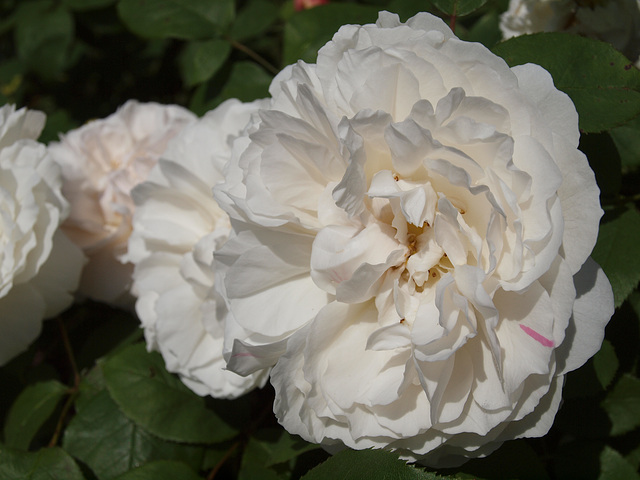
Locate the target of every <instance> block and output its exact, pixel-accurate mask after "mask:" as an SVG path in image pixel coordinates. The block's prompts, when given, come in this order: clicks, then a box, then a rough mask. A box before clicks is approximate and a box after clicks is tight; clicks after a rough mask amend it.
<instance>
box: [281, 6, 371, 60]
mask: <svg viewBox="0 0 640 480" xmlns="http://www.w3.org/2000/svg"><path fill="white" fill-rule="evenodd" d="M377 18H378V8H377V7H373V6H367V5H356V4H352V3H330V4H328V5H321V6H319V7H315V8H310V9H308V10H302V11H301V12H297V13H295V14H294V15H292V16H291V18H290V19H289V21H288V22H287V23H286V25H285V27H284V63H285V64H289V63H294V62H297V61H298V60H304V61H305V62H315V61H316V57H317V55H318V50H319V49H320V47H322V46H323V45H324V44H325V43H327V42H328V41H329V40H331V37H333V35H334V34H335V33H336V32H337V31H338V29H339V28H340V27H341V26H342V25H344V24H348V23H357V24H364V23H372V22H375V21H376V19H377Z"/></svg>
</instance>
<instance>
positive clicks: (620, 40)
mask: <svg viewBox="0 0 640 480" xmlns="http://www.w3.org/2000/svg"><path fill="white" fill-rule="evenodd" d="M500 29H501V30H502V35H503V36H504V38H511V37H515V36H519V35H524V34H527V33H537V32H571V33H577V34H580V35H584V36H587V37H591V38H596V39H598V40H602V41H604V42H608V43H610V44H612V45H613V46H614V47H615V48H616V49H618V50H620V51H621V52H622V53H624V54H625V55H626V56H627V57H628V58H630V59H631V60H634V61H635V62H636V66H638V65H640V59H639V56H640V0H591V1H586V2H585V1H578V0H510V1H509V8H508V10H507V11H506V12H504V13H503V14H502V16H501V17H500Z"/></svg>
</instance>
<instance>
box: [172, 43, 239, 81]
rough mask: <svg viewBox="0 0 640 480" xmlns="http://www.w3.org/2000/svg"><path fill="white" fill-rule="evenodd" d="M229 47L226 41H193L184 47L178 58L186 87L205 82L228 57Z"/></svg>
mask: <svg viewBox="0 0 640 480" xmlns="http://www.w3.org/2000/svg"><path fill="white" fill-rule="evenodd" d="M230 52H231V46H230V45H229V42H227V41H226V40H218V39H213V40H204V41H198V40H194V41H191V42H189V43H187V45H186V46H185V48H184V50H183V51H182V54H181V55H180V57H179V58H178V62H179V65H180V74H181V75H182V80H183V81H184V83H185V84H186V85H187V87H192V86H194V85H197V84H199V83H202V82H206V81H207V80H209V79H210V78H211V77H213V75H214V74H215V73H216V72H217V71H218V69H219V68H220V67H221V66H222V65H223V64H224V62H225V60H226V59H227V58H228V57H229V53H230Z"/></svg>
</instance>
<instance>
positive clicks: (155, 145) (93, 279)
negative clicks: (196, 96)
mask: <svg viewBox="0 0 640 480" xmlns="http://www.w3.org/2000/svg"><path fill="white" fill-rule="evenodd" d="M195 120H196V117H195V115H193V114H192V113H191V112H189V111H188V110H186V109H184V108H182V107H179V106H177V105H160V104H157V103H139V102H137V101H135V100H130V101H128V102H127V103H125V104H124V105H123V106H122V107H120V108H119V109H118V111H117V112H116V113H114V114H112V115H110V116H109V117H107V118H104V119H100V120H94V121H91V122H89V123H87V124H85V125H83V126H82V127H80V128H78V129H75V130H72V131H70V132H68V133H67V134H65V135H63V136H62V138H61V139H60V141H59V142H54V143H52V144H50V145H49V151H50V152H51V155H52V156H53V158H54V160H55V161H56V162H57V163H58V164H59V165H60V166H61V168H62V174H63V180H64V183H63V188H62V192H63V194H64V196H65V197H66V198H67V199H68V200H69V203H70V204H71V213H70V215H69V218H68V219H67V220H66V221H65V223H64V225H63V229H64V231H65V232H66V233H67V234H68V235H69V237H70V238H71V239H72V240H73V241H74V242H75V243H76V244H77V245H78V246H79V247H80V248H82V250H83V251H84V253H85V254H86V255H87V257H88V258H89V261H88V263H87V265H86V266H85V268H84V270H83V272H82V278H81V281H80V288H79V291H80V293H82V294H83V295H86V296H88V297H89V298H92V299H95V300H100V301H103V302H106V303H110V304H113V305H119V306H124V307H128V306H130V305H131V304H132V297H131V296H130V294H129V289H130V287H131V273H132V270H133V266H132V265H130V264H127V263H125V262H123V260H122V258H123V256H124V255H125V254H126V251H127V240H128V238H129V234H130V232H131V216H132V214H133V210H134V205H133V200H132V199H131V189H132V188H133V187H134V186H135V185H137V184H138V183H140V182H142V181H143V180H145V179H146V177H147V175H148V174H149V171H150V170H151V168H152V167H153V166H154V165H155V164H156V162H157V161H158V158H159V157H160V155H161V154H162V153H163V152H164V150H165V148H166V147H167V144H168V142H169V140H171V138H173V137H174V136H175V135H176V134H177V133H178V132H180V130H182V129H183V128H184V127H185V126H186V125H189V124H190V123H193V122H194V121H195ZM106 272H108V274H107V273H106Z"/></svg>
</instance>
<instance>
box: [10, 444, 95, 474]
mask: <svg viewBox="0 0 640 480" xmlns="http://www.w3.org/2000/svg"><path fill="white" fill-rule="evenodd" d="M0 478H2V479H7V480H14V479H15V480H18V479H20V480H22V479H24V480H84V477H83V476H82V473H81V472H80V468H78V465H76V462H74V461H73V458H71V457H70V456H69V455H68V454H67V453H66V452H65V451H64V450H62V449H61V448H58V447H53V448H43V449H42V450H39V451H37V452H20V451H17V450H12V449H10V448H7V447H5V446H3V445H0Z"/></svg>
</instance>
